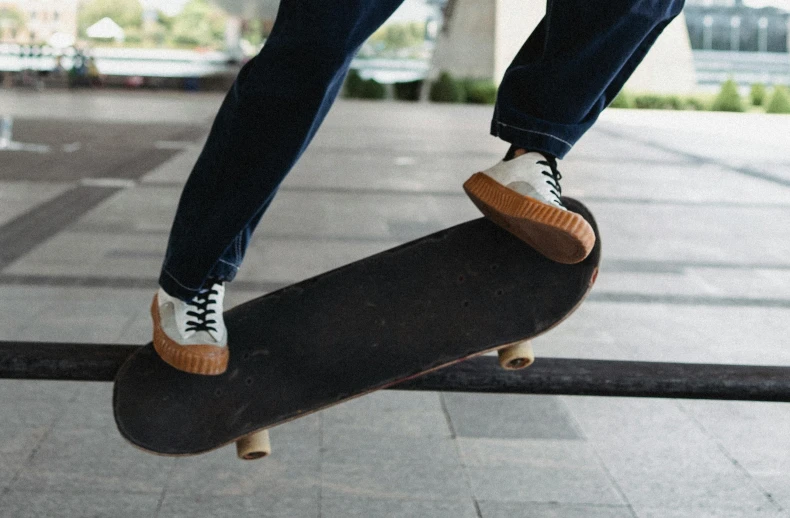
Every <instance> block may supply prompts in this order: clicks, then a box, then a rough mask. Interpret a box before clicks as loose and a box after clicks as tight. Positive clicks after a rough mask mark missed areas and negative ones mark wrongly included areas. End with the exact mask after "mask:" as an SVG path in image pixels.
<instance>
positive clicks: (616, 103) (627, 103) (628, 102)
mask: <svg viewBox="0 0 790 518" xmlns="http://www.w3.org/2000/svg"><path fill="white" fill-rule="evenodd" d="M609 107H610V108H633V107H634V101H633V100H632V99H631V96H630V95H628V94H627V93H626V92H625V91H621V92H620V93H618V94H617V96H616V97H615V98H614V99H612V102H611V103H609Z"/></svg>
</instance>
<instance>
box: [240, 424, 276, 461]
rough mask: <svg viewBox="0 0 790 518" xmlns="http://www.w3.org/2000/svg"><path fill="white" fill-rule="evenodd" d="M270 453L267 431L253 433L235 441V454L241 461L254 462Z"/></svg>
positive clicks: (270, 447) (270, 446)
mask: <svg viewBox="0 0 790 518" xmlns="http://www.w3.org/2000/svg"><path fill="white" fill-rule="evenodd" d="M271 452H272V443H271V441H270V440H269V430H263V431H261V432H255V433H253V434H250V435H248V436H246V437H242V438H241V439H239V440H238V441H236V454H237V455H238V456H239V458H240V459H242V460H256V459H262V458H263V457H266V456H268V455H269V454H270V453H271Z"/></svg>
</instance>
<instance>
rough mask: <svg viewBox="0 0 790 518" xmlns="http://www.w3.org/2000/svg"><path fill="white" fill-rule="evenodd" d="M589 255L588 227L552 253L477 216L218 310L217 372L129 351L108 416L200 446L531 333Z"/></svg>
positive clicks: (565, 301)
mask: <svg viewBox="0 0 790 518" xmlns="http://www.w3.org/2000/svg"><path fill="white" fill-rule="evenodd" d="M564 201H565V202H566V204H567V206H568V207H569V208H570V209H571V210H573V211H575V212H578V213H580V214H581V215H582V216H584V217H585V218H586V219H587V220H588V221H589V222H590V224H591V225H592V226H593V228H594V229H595V232H596V237H598V229H597V227H596V225H595V221H594V220H593V217H592V214H591V213H590V212H589V211H588V210H587V209H586V207H584V205H582V204H581V203H579V202H578V201H576V200H573V199H570V198H565V199H564ZM600 254H601V245H600V239H598V240H597V241H596V245H595V248H594V249H593V251H592V253H591V254H590V256H589V257H588V258H587V259H585V260H584V261H583V262H581V263H579V264H575V265H564V264H559V263H554V262H552V261H549V260H547V259H545V258H544V257H543V256H541V255H539V254H538V253H537V252H535V251H534V250H533V249H532V248H530V247H529V246H527V245H526V244H524V243H523V242H521V241H519V240H518V239H516V238H515V237H513V236H512V235H511V234H509V233H508V232H506V231H504V230H502V229H501V228H499V227H497V226H496V225H494V224H493V223H491V222H490V221H488V220H486V219H484V218H481V219H476V220H473V221H468V222H466V223H462V224H460V225H457V226H454V227H452V228H449V229H446V230H443V231H441V232H438V233H436V234H432V235H429V236H426V237H423V238H421V239H418V240H416V241H412V242H410V243H407V244H405V245H402V246H399V247H396V248H393V249H391V250H387V251H385V252H382V253H379V254H376V255H373V256H371V257H368V258H366V259H362V260H360V261H357V262H354V263H351V264H349V265H346V266H343V267H341V268H338V269H337V270H333V271H330V272H327V273H324V274H322V275H319V276H317V277H313V278H311V279H308V280H305V281H302V282H300V283H298V284H294V285H292V286H289V287H286V288H283V289H281V290H279V291H276V292H273V293H269V294H267V295H265V296H263V297H260V298H258V299H255V300H252V301H250V302H247V303H245V304H242V305H240V306H237V307H235V308H233V309H231V310H229V311H227V312H226V314H225V319H226V324H227V327H228V336H229V337H230V340H229V346H230V363H229V366H228V370H227V372H225V374H222V375H220V376H200V375H194V374H187V373H184V372H181V371H178V370H176V369H174V368H172V367H170V366H169V365H167V364H166V363H164V362H163V361H162V360H161V359H160V358H159V357H158V356H157V354H156V352H155V351H154V349H153V346H152V345H151V344H149V345H147V346H145V347H143V348H141V349H140V350H139V351H137V352H135V353H134V354H133V355H132V356H131V357H130V358H129V359H128V360H127V361H126V363H125V364H124V365H123V366H122V367H121V369H120V370H119V371H118V374H117V376H116V379H115V389H114V395H113V407H114V412H115V420H116V423H117V425H118V429H119V430H120V432H121V434H122V435H123V436H124V437H125V438H126V439H127V440H128V441H130V442H131V443H132V444H134V445H135V446H138V447H140V448H142V449H144V450H148V451H151V452H154V453H159V454H165V455H186V454H197V453H203V452H207V451H209V450H213V449H216V448H218V447H220V446H223V445H225V444H229V443H232V442H234V441H236V440H238V439H240V438H242V437H245V436H248V435H250V434H252V433H254V432H256V431H259V430H263V429H266V428H270V427H272V426H274V425H277V424H280V423H283V422H285V421H289V420H292V419H295V418H297V417H300V416H303V415H306V414H309V413H312V412H315V411H317V410H320V409H322V408H326V407H329V406H331V405H334V404H337V403H340V402H342V401H344V400H347V399H350V398H353V397H356V396H360V395H362V394H366V393H369V392H372V391H374V390H378V389H382V388H384V387H387V386H391V385H394V384H397V383H398V382H401V381H404V380H407V379H409V378H413V377H415V376H419V375H420V374H422V373H425V372H428V371H431V370H434V369H438V368H440V367H443V366H445V365H449V364H452V363H455V362H458V361H461V360H463V359H465V358H469V357H471V356H476V355H479V354H482V353H484V352H487V351H491V350H495V349H498V348H501V347H503V346H505V345H508V344H511V343H514V342H519V341H523V340H526V339H529V338H533V337H535V336H537V335H540V334H542V333H544V332H545V331H547V330H549V329H551V328H552V327H554V326H556V325H557V324H558V323H560V322H561V321H563V320H564V319H565V318H566V317H567V316H568V315H570V314H571V313H572V312H573V311H574V310H575V309H576V308H577V307H578V306H579V304H580V303H581V302H582V301H583V300H584V298H585V296H586V295H587V293H588V292H589V290H590V288H591V286H592V284H593V282H594V281H595V277H596V275H597V272H598V264H599V261H600Z"/></svg>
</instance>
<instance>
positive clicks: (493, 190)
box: [464, 173, 595, 264]
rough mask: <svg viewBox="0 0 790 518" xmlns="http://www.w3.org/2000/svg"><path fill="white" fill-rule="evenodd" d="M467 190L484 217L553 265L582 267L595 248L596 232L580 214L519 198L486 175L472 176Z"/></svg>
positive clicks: (467, 184)
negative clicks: (561, 264) (579, 265)
mask: <svg viewBox="0 0 790 518" xmlns="http://www.w3.org/2000/svg"><path fill="white" fill-rule="evenodd" d="M464 190H465V191H466V194H467V195H468V196H469V198H471V200H472V202H474V204H475V205H476V206H477V208H478V209H480V211H481V212H482V213H483V215H485V216H486V217H487V218H488V219H490V220H491V221H493V222H494V223H496V224H497V225H499V226H500V227H502V228H504V229H505V230H507V231H508V232H510V233H511V234H513V235H514V236H516V237H517V238H519V239H521V240H522V241H524V242H525V243H527V244H528V245H530V246H532V247H533V248H535V249H536V250H537V251H538V252H540V253H541V254H543V255H545V256H546V257H548V258H549V259H551V260H552V261H556V262H558V263H563V264H575V263H579V262H581V261H583V260H584V259H585V258H586V257H587V256H588V255H589V254H590V252H591V251H592V249H593V246H594V245H595V231H594V230H593V228H592V227H591V226H590V224H589V223H588V222H587V220H585V219H584V218H583V217H582V216H580V215H579V214H576V213H575V212H571V211H566V210H562V209H558V208H557V207H553V206H551V205H549V204H546V203H542V202H540V201H538V200H536V199H534V198H530V197H529V196H524V195H523V194H519V193H518V192H516V191H514V190H512V189H509V188H507V187H505V186H504V185H501V184H500V183H498V182H496V181H495V180H493V179H492V178H491V177H490V176H488V175H486V174H485V173H475V174H473V175H472V176H471V177H470V178H469V179H468V180H467V181H466V182H465V183H464Z"/></svg>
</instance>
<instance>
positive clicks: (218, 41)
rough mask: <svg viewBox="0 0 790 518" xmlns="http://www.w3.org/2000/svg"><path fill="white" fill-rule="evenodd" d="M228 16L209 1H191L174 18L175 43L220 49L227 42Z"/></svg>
mask: <svg viewBox="0 0 790 518" xmlns="http://www.w3.org/2000/svg"><path fill="white" fill-rule="evenodd" d="M226 20H227V15H226V14H225V11H223V10H222V9H220V8H218V7H216V6H214V5H212V4H211V3H209V1H208V0H190V1H189V2H188V3H187V4H186V5H185V6H184V9H183V10H182V11H181V12H180V13H179V14H177V15H176V16H175V17H174V18H173V41H174V42H175V43H176V44H178V45H185V46H200V47H214V48H220V47H222V46H223V44H224V42H225V22H226Z"/></svg>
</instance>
